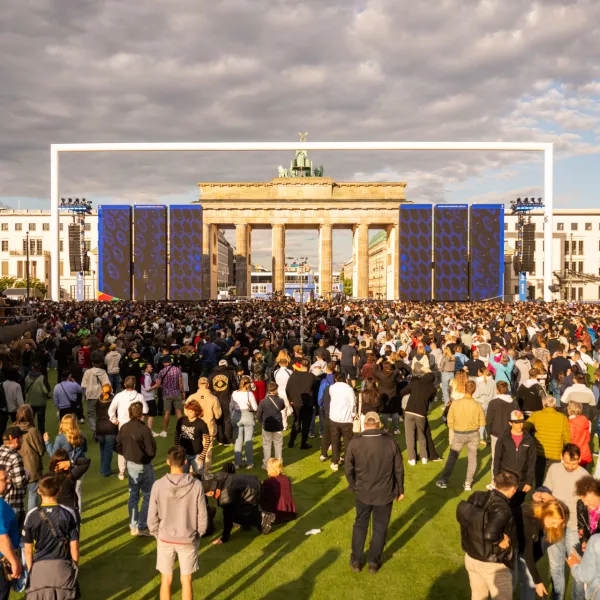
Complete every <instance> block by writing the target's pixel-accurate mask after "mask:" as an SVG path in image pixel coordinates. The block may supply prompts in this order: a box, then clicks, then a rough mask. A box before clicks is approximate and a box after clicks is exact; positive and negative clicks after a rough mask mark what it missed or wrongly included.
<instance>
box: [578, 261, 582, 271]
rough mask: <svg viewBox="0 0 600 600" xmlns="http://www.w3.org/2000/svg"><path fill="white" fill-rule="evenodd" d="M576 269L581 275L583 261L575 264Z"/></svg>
mask: <svg viewBox="0 0 600 600" xmlns="http://www.w3.org/2000/svg"><path fill="white" fill-rule="evenodd" d="M577 267H578V271H579V272H580V273H583V261H582V260H580V261H579V263H578V264H577Z"/></svg>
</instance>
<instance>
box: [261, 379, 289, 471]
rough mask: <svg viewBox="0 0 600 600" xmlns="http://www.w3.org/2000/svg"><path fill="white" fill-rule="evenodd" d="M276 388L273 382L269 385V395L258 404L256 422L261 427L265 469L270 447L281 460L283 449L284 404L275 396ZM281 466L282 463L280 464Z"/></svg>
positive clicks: (269, 457) (269, 456) (263, 465)
mask: <svg viewBox="0 0 600 600" xmlns="http://www.w3.org/2000/svg"><path fill="white" fill-rule="evenodd" d="M277 391H278V386H277V384H276V383H275V382H274V381H271V383H269V393H268V394H267V397H266V398H265V399H264V400H263V401H262V402H261V403H260V404H259V406H258V412H257V413H256V420H257V421H258V422H259V423H260V424H261V427H262V445H263V464H262V468H263V469H265V470H266V469H267V464H268V462H269V460H270V459H271V446H273V450H274V454H275V458H276V459H277V460H281V457H282V449H283V414H284V412H285V410H286V409H285V404H284V402H283V400H282V399H281V398H280V397H279V395H278V394H277ZM282 464H283V463H282Z"/></svg>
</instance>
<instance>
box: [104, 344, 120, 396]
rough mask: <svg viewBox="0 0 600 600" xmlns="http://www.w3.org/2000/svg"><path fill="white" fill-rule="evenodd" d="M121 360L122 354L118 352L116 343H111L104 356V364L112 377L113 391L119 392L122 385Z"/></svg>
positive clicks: (109, 376)
mask: <svg viewBox="0 0 600 600" xmlns="http://www.w3.org/2000/svg"><path fill="white" fill-rule="evenodd" d="M120 362H121V354H120V353H119V352H117V347H116V346H115V344H111V345H110V347H109V352H108V353H107V355H106V356H105V357H104V364H105V365H106V372H107V373H108V378H109V379H110V385H111V387H112V390H113V393H115V394H116V393H117V392H118V391H119V388H120V387H121V376H120V369H119V363H120Z"/></svg>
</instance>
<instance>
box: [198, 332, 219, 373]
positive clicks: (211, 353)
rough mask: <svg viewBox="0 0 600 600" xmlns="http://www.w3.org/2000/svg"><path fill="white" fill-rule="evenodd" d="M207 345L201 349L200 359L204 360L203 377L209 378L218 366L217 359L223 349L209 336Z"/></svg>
mask: <svg viewBox="0 0 600 600" xmlns="http://www.w3.org/2000/svg"><path fill="white" fill-rule="evenodd" d="M205 340H206V343H205V344H204V346H202V348H201V349H200V358H201V359H202V376H203V377H209V376H210V374H211V373H212V370H213V369H214V368H215V367H216V366H217V358H218V355H219V353H220V352H221V348H219V346H217V344H215V343H214V342H213V341H212V337H211V336H210V335H207V336H206V338H205Z"/></svg>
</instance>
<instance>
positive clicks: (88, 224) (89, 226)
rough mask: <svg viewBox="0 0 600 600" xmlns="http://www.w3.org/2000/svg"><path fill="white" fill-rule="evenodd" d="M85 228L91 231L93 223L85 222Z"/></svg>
mask: <svg viewBox="0 0 600 600" xmlns="http://www.w3.org/2000/svg"><path fill="white" fill-rule="evenodd" d="M85 230H86V231H91V230H92V224H91V223H86V224H85Z"/></svg>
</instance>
